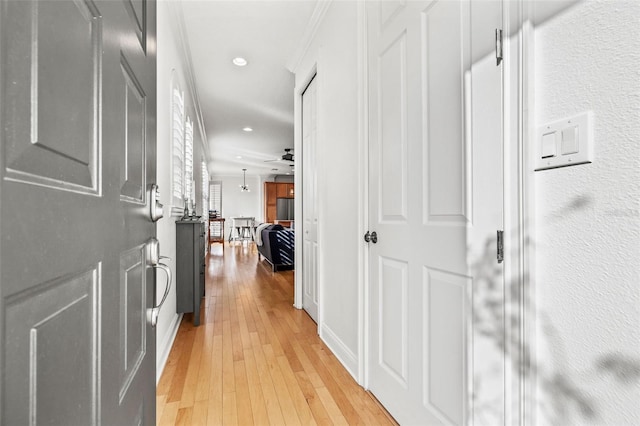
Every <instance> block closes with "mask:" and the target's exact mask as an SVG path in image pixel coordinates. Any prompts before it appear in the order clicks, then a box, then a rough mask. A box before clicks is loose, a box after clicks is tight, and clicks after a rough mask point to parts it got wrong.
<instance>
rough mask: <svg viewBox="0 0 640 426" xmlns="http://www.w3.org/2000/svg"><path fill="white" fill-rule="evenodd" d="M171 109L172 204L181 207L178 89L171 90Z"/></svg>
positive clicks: (181, 122) (181, 97)
mask: <svg viewBox="0 0 640 426" xmlns="http://www.w3.org/2000/svg"><path fill="white" fill-rule="evenodd" d="M171 109H172V111H171V116H172V117H171V127H172V129H171V138H172V144H171V145H172V150H173V152H172V168H173V169H172V175H173V177H172V193H173V204H174V205H176V206H182V203H183V194H184V186H183V173H184V94H183V93H182V91H181V90H180V89H179V88H174V89H173V97H172V108H171Z"/></svg>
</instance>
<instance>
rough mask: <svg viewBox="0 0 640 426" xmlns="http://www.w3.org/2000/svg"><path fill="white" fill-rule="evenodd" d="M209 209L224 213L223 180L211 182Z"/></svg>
mask: <svg viewBox="0 0 640 426" xmlns="http://www.w3.org/2000/svg"><path fill="white" fill-rule="evenodd" d="M209 210H216V211H217V212H218V214H222V182H219V181H214V182H211V183H210V184H209Z"/></svg>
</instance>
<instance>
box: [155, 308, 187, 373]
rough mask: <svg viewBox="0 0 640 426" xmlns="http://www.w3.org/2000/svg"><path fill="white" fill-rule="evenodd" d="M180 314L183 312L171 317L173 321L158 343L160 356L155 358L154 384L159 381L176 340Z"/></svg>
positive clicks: (180, 318) (180, 319)
mask: <svg viewBox="0 0 640 426" xmlns="http://www.w3.org/2000/svg"><path fill="white" fill-rule="evenodd" d="M182 315H183V314H177V315H176V316H174V317H173V322H172V323H171V325H170V326H169V332H168V333H167V334H166V335H165V338H164V339H163V340H162V343H161V345H160V348H161V350H160V352H159V353H160V357H159V358H156V385H157V384H158V382H159V381H160V377H161V376H162V372H163V371H164V367H165V366H166V365H167V360H168V359H169V353H171V348H172V347H173V342H174V341H175V340H176V335H177V334H178V328H180V321H182Z"/></svg>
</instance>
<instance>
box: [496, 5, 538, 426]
mask: <svg viewBox="0 0 640 426" xmlns="http://www.w3.org/2000/svg"><path fill="white" fill-rule="evenodd" d="M532 8H533V5H532V2H531V1H530V0H517V1H512V2H510V1H505V2H504V14H503V28H504V34H505V41H506V43H505V47H504V52H505V53H506V56H505V64H504V70H505V78H504V85H505V87H504V105H505V106H504V108H505V110H504V114H505V119H504V126H505V127H504V129H503V131H504V134H505V146H504V166H503V167H504V182H505V189H504V195H505V201H504V203H505V205H504V213H505V216H504V226H505V280H506V282H507V283H509V282H510V283H511V285H512V286H518V288H519V289H520V291H518V292H507V294H506V297H507V299H506V300H505V303H506V305H507V306H506V307H507V311H506V312H505V314H506V315H507V317H508V318H509V316H510V317H511V318H513V319H514V320H515V321H514V322H515V324H513V325H512V328H510V327H507V335H506V339H507V342H508V343H507V344H508V345H509V347H511V348H512V350H511V353H510V354H509V356H507V359H506V361H507V366H506V375H505V381H506V383H505V386H510V388H508V389H511V392H509V393H507V395H506V397H507V400H506V401H505V404H506V407H507V413H506V414H507V416H508V417H507V418H506V420H507V422H509V423H510V424H521V425H524V424H535V421H534V416H533V411H532V408H534V407H532V406H531V404H530V403H531V401H532V396H534V390H535V387H534V385H535V377H532V375H531V374H527V371H531V370H530V368H529V367H530V365H529V364H526V363H527V362H531V361H532V360H531V356H523V354H525V353H526V352H527V351H529V352H531V351H532V350H533V348H534V347H535V346H534V345H535V333H534V330H535V317H533V316H531V314H533V313H534V311H533V309H532V308H531V307H532V301H531V300H532V296H533V294H534V293H533V289H532V285H533V283H534V272H535V268H534V266H535V251H534V248H535V247H534V245H533V236H534V232H535V223H534V217H535V211H534V194H535V192H534V187H533V182H534V181H533V168H532V167H531V166H530V165H531V164H533V162H532V160H533V158H532V157H533V155H534V153H533V152H532V143H531V142H532V141H533V139H532V130H533V129H535V123H534V116H533V106H534V104H533V81H534V80H533V75H534V68H533V65H534V63H533V58H534V55H533V47H534V46H533V40H534V39H533V24H532V18H533V11H532ZM509 35H510V37H509ZM509 298H510V299H509ZM514 352H515V353H516V354H514ZM529 355H531V354H529ZM514 364H515V366H514ZM515 371H519V374H515ZM532 373H534V372H532Z"/></svg>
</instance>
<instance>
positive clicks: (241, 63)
mask: <svg viewBox="0 0 640 426" xmlns="http://www.w3.org/2000/svg"><path fill="white" fill-rule="evenodd" d="M247 64H248V62H247V60H246V59H245V58H241V57H237V58H233V65H236V66H239V67H244V66H245V65H247Z"/></svg>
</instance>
